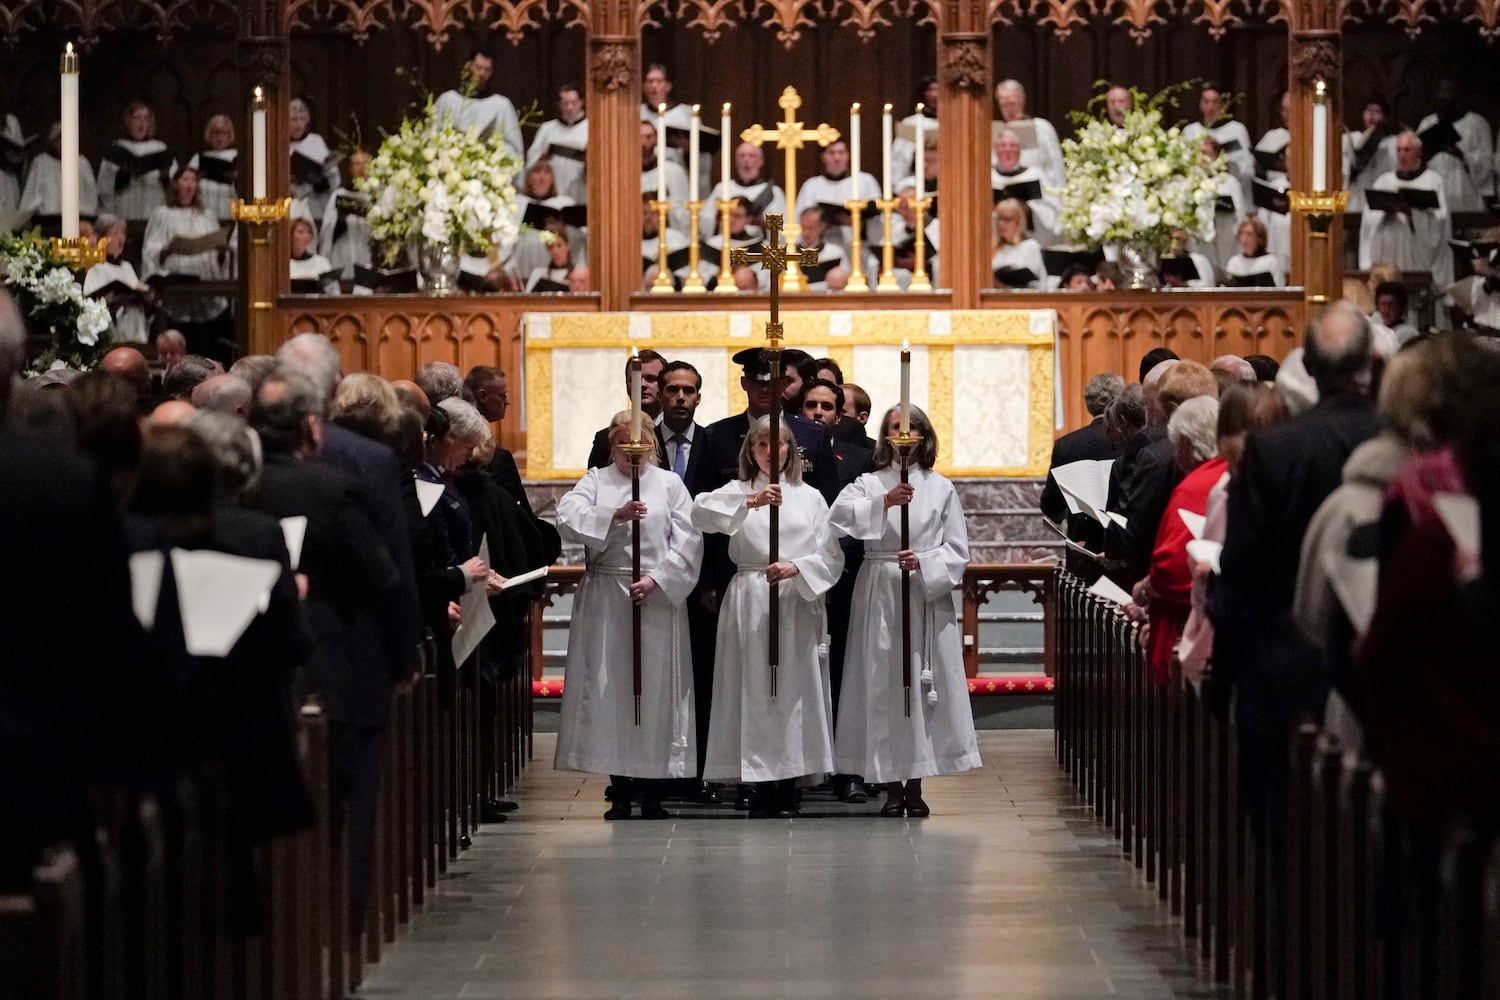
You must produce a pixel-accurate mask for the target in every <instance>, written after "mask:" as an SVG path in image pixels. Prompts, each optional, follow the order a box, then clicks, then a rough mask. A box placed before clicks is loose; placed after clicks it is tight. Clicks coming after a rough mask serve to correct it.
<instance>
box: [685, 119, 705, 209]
mask: <svg viewBox="0 0 1500 1000" xmlns="http://www.w3.org/2000/svg"><path fill="white" fill-rule="evenodd" d="M701 124H702V122H701V120H700V119H699V117H698V105H696V104H694V105H693V120H692V123H691V124H689V125H688V200H689V201H697V200H698V129H699V128H700V126H701Z"/></svg>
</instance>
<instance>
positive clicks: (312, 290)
mask: <svg viewBox="0 0 1500 1000" xmlns="http://www.w3.org/2000/svg"><path fill="white" fill-rule="evenodd" d="M342 270H343V268H339V267H336V268H334V269H333V270H331V271H324V272H323V273H322V274H320V275H318V276H317V277H315V278H293V279H292V284H291V291H292V293H293V294H296V295H318V294H320V293H321V292H322V291H323V289H324V288H326V287H327V286H328V283H329V282H331V281H337V280H338V277H339V273H340V272H341V271H342Z"/></svg>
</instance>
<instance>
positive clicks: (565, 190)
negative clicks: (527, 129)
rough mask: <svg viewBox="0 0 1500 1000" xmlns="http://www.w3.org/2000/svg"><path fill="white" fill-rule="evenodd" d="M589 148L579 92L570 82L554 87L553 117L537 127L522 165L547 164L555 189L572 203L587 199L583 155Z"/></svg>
mask: <svg viewBox="0 0 1500 1000" xmlns="http://www.w3.org/2000/svg"><path fill="white" fill-rule="evenodd" d="M588 147H589V121H588V118H587V117H586V116H585V114H584V110H583V94H582V93H581V92H580V91H579V90H578V88H577V87H575V86H574V85H572V84H564V85H563V86H561V87H559V88H558V89H557V117H556V118H549V119H547V120H546V121H544V122H542V124H541V125H539V126H537V130H536V135H534V136H532V139H531V145H530V147H528V148H527V150H526V166H527V167H528V168H529V167H533V166H535V165H536V164H538V163H547V164H550V165H551V167H552V176H553V177H555V178H557V191H558V193H559V194H562V195H566V196H567V197H569V198H572V199H573V202H574V204H579V205H582V204H587V203H588V200H589V186H588V171H587V169H586V167H585V156H586V154H587V152H588Z"/></svg>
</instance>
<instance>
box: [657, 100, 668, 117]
mask: <svg viewBox="0 0 1500 1000" xmlns="http://www.w3.org/2000/svg"><path fill="white" fill-rule="evenodd" d="M656 113H657V114H659V115H665V114H666V113H667V105H666V104H665V103H662V104H658V105H657V106H656Z"/></svg>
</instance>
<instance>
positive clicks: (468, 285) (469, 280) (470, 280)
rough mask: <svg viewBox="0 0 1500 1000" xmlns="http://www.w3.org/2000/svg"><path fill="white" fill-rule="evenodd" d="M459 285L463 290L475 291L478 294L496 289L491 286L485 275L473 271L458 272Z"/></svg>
mask: <svg viewBox="0 0 1500 1000" xmlns="http://www.w3.org/2000/svg"><path fill="white" fill-rule="evenodd" d="M458 287H459V289H460V290H461V291H465V292H474V293H476V294H478V295H483V294H485V293H486V292H493V291H494V290H495V289H494V288H492V287H490V283H489V281H487V280H486V279H485V276H484V275H482V274H475V273H474V272H473V271H459V272H458Z"/></svg>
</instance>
